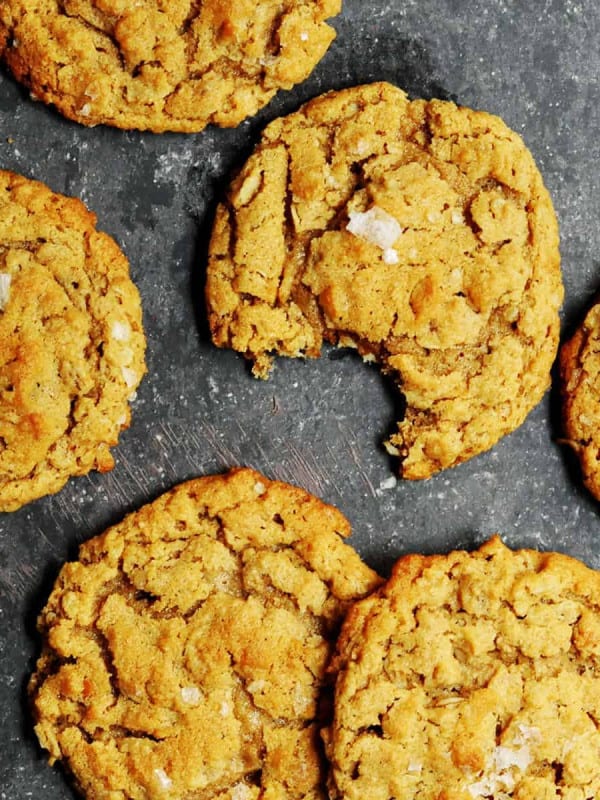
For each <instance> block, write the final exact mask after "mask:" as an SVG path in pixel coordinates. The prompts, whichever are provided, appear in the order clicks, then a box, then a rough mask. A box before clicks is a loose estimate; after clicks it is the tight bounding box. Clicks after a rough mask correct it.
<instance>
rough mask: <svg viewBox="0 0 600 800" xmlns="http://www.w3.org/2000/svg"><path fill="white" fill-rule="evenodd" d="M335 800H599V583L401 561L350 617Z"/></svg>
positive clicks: (523, 561)
mask: <svg viewBox="0 0 600 800" xmlns="http://www.w3.org/2000/svg"><path fill="white" fill-rule="evenodd" d="M334 663H335V667H336V669H339V673H338V677H337V683H336V689H335V708H334V722H333V725H332V726H331V728H330V729H329V731H328V734H327V750H328V755H329V757H330V760H331V766H332V769H331V784H330V793H331V797H332V800H339V799H340V798H344V800H364V798H366V797H368V798H370V799H371V800H388V799H389V798H396V800H413V798H414V800H416V799H417V798H418V800H477V799H478V798H481V799H482V800H483V798H487V800H489V799H490V798H493V800H508V798H513V799H514V800H541V799H542V798H544V799H545V800H546V799H547V800H550V798H552V800H558V798H564V799H565V800H567V798H568V800H592V798H598V797H600V731H599V726H598V720H599V719H600V573H598V572H595V571H593V570H591V569H589V568H588V567H586V566H585V565H584V564H582V563H581V562H579V561H576V560H575V559H573V558H569V557H567V556H564V555H560V554H556V553H538V552H535V551H531V550H519V551H514V552H513V551H511V550H509V549H508V548H506V547H505V546H504V545H503V544H502V543H501V542H500V540H499V539H498V538H497V537H495V538H494V539H492V540H491V541H490V542H488V543H487V544H485V545H484V546H483V547H482V548H481V549H480V550H478V551H476V552H473V553H465V552H454V553H450V554H449V555H447V556H429V557H422V556H408V557H405V558H402V559H401V560H400V561H399V562H398V564H397V565H396V567H395V568H394V571H393V574H392V577H391V578H390V580H389V581H388V582H387V583H386V584H385V585H384V586H383V587H382V588H381V589H380V590H379V591H378V592H377V593H375V594H374V595H373V596H371V597H370V598H367V599H366V600H364V601H362V602H360V603H358V604H357V605H356V606H355V607H354V608H353V609H352V610H351V611H350V613H349V614H348V617H347V619H346V622H345V624H344V627H343V629H342V634H341V636H340V640H339V652H338V655H337V658H336V660H335V662H334Z"/></svg>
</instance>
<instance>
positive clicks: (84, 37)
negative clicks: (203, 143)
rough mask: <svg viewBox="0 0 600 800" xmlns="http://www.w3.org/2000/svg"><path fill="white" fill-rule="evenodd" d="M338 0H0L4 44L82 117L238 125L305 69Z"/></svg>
mask: <svg viewBox="0 0 600 800" xmlns="http://www.w3.org/2000/svg"><path fill="white" fill-rule="evenodd" d="M340 9H341V0H286V1H285V2H279V0H261V1H260V2H250V0H235V2H226V1H225V0H169V2H164V0H137V2H135V3H131V2H125V1H124V0H3V2H2V4H0V55H1V57H2V58H3V59H4V61H5V62H6V63H7V65H8V66H9V67H10V69H11V70H12V71H13V73H14V75H15V76H16V78H17V79H18V80H20V81H21V82H22V83H24V84H25V85H26V86H28V87H29V88H30V90H31V91H32V93H33V94H34V96H35V97H37V98H38V99H40V100H43V101H45V102H47V103H53V104H54V105H55V106H56V107H57V108H58V109H59V111H61V112H62V113H63V114H64V115H65V116H67V117H68V118H70V119H73V120H75V121H77V122H80V123H83V124H84V125H97V124H100V123H102V124H106V125H113V126H116V127H119V128H126V129H129V128H138V129H142V130H146V129H147V130H152V131H156V132H160V131H167V130H169V131H180V132H194V131H200V130H202V129H203V128H205V127H206V126H207V125H208V124H210V123H213V124H216V125H221V126H225V127H231V126H235V125H237V124H238V123H240V122H241V121H242V120H243V119H245V118H246V117H248V116H250V115H252V114H255V113H256V112H257V111H258V110H259V109H260V108H262V107H263V106H264V105H266V104H267V103H268V102H269V100H271V99H272V97H273V96H274V95H275V93H276V91H277V90H278V89H290V88H291V87H292V86H293V85H294V84H296V83H299V82H301V81H303V80H304V79H305V78H307V77H308V75H309V74H310V72H311V71H312V69H313V68H314V67H315V65H316V64H317V63H318V61H319V60H320V59H321V58H322V57H323V55H324V54H325V52H326V50H327V48H328V47H329V45H330V43H331V41H332V40H333V38H334V36H335V31H334V30H333V28H332V27H331V26H330V25H328V24H326V20H327V19H328V18H329V17H331V16H333V15H335V14H337V13H338V12H339V11H340Z"/></svg>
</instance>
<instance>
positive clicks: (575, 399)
mask: <svg viewBox="0 0 600 800" xmlns="http://www.w3.org/2000/svg"><path fill="white" fill-rule="evenodd" d="M560 379H561V396H562V418H563V432H564V441H565V442H566V444H568V445H569V446H570V447H571V448H572V449H573V450H574V452H575V453H576V455H577V457H578V459H579V464H580V466H581V472H582V476H583V481H584V483H585V485H586V487H587V488H588V489H589V491H590V492H591V493H592V494H593V495H594V497H595V498H596V499H597V500H600V425H599V423H600V304H598V303H596V304H594V305H593V306H592V308H590V310H589V311H588V313H587V314H586V316H585V319H584V320H583V322H582V323H581V325H580V326H579V328H578V329H577V330H576V331H575V333H574V334H573V335H572V336H571V338H570V339H569V340H568V341H567V342H565V343H564V344H563V345H562V347H561V349H560Z"/></svg>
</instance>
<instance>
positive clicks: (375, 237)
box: [346, 206, 402, 252]
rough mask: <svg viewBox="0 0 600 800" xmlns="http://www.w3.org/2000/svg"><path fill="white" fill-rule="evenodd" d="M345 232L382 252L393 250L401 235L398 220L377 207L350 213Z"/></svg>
mask: <svg viewBox="0 0 600 800" xmlns="http://www.w3.org/2000/svg"><path fill="white" fill-rule="evenodd" d="M346 230H348V231H349V233H352V234H354V236H358V237H359V238H360V239H364V240H365V241H367V242H370V243H371V244H374V245H376V246H377V247H380V248H381V249H382V250H383V251H384V252H385V251H387V250H391V249H392V248H393V246H394V244H395V242H396V240H397V239H398V237H399V236H400V234H401V233H402V228H401V227H400V224H399V222H398V220H397V219H396V218H395V217H393V216H392V215H391V214H388V212H387V211H385V210H384V209H383V208H379V206H372V207H371V208H370V209H369V210H368V211H364V212H363V211H351V212H350V214H349V221H348V224H347V226H346Z"/></svg>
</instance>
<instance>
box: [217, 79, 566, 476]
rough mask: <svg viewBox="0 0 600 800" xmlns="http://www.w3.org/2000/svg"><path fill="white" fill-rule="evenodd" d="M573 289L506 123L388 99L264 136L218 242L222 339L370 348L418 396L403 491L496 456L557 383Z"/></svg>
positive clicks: (393, 443) (401, 431) (368, 353)
mask: <svg viewBox="0 0 600 800" xmlns="http://www.w3.org/2000/svg"><path fill="white" fill-rule="evenodd" d="M562 293H563V289H562V281H561V275H560V260H559V250H558V229H557V222H556V218H555V215H554V211H553V208H552V204H551V200H550V197H549V195H548V192H547V191H546V189H545V187H544V185H543V182H542V178H541V176H540V173H539V171H538V169H537V167H536V165H535V163H534V161H533V158H532V156H531V154H530V153H529V151H528V150H527V148H526V147H525V145H524V144H523V142H522V140H521V138H520V137H519V136H518V135H517V134H515V133H514V132H512V131H511V130H509V129H508V128H507V126H506V125H505V124H504V123H503V122H502V121H501V120H500V119H498V118H497V117H494V116H492V115H490V114H486V113H484V112H477V111H472V110H470V109H466V108H459V107H457V106H455V105H454V104H452V103H449V102H444V101H437V100H433V101H429V102H426V101H420V100H415V101H412V102H410V101H409V100H408V98H407V97H406V95H405V94H404V93H403V92H401V91H400V90H398V89H396V88H395V87H393V86H391V85H389V84H383V83H379V84H372V85H367V86H361V87H356V88H353V89H348V90H344V91H341V92H334V93H330V94H327V95H324V96H322V97H320V98H317V99H316V100H314V101H312V102H310V103H308V104H307V105H305V106H304V107H302V108H301V109H300V110H299V111H298V112H296V113H295V114H292V115H290V116H288V117H286V118H281V119H278V120H275V121H274V122H272V123H271V124H270V125H269V126H267V128H266V129H265V131H264V134H263V137H262V139H261V141H260V142H259V144H258V146H257V148H256V150H255V152H254V154H253V155H252V156H251V157H250V159H249V160H248V161H247V163H246V164H245V165H244V167H243V168H242V169H241V171H240V173H239V174H238V175H237V176H236V177H235V178H234V180H233V181H232V184H231V186H230V189H229V191H228V194H227V196H226V197H225V199H224V201H223V202H222V203H221V204H220V206H219V208H218V210H217V214H216V218H215V223H214V228H213V233H212V238H211V245H210V252H209V267H208V278H207V284H206V299H207V306H208V313H209V321H210V326H211V332H212V337H213V341H214V343H215V344H216V345H218V346H219V347H231V348H233V349H235V350H238V351H239V352H241V353H243V354H244V355H245V356H246V357H247V358H248V359H250V360H251V361H253V363H254V373H255V374H256V375H258V376H260V377H266V376H267V375H268V372H269V370H270V368H271V364H272V357H273V355H274V354H279V355H286V356H318V355H319V354H320V351H321V347H322V344H323V342H324V341H327V342H330V343H333V344H336V345H340V346H351V347H356V348H358V350H359V352H360V353H361V354H362V356H363V357H364V358H365V359H370V360H375V361H377V362H378V363H379V364H380V366H381V368H382V370H383V371H384V372H386V373H388V374H390V375H391V376H392V377H393V378H394V380H395V383H396V384H397V386H398V388H399V390H400V391H401V393H402V394H403V395H404V398H405V401H406V406H407V408H406V413H405V417H404V419H403V420H402V421H401V422H399V424H398V431H397V433H395V434H394V435H392V436H391V437H390V440H389V442H388V443H387V446H388V449H389V450H390V452H391V453H392V454H395V455H399V456H400V459H401V470H402V474H403V476H404V477H406V478H425V477H428V476H429V475H431V474H432V473H434V472H436V471H438V470H440V469H443V468H445V467H449V466H453V465H455V464H457V463H460V462H461V461H464V460H465V459H467V458H469V457H471V456H473V455H475V454H477V453H479V452H481V451H483V450H486V449H488V448H489V447H491V446H492V445H493V444H494V443H495V442H496V441H497V440H498V439H499V438H500V437H501V436H502V435H504V434H506V433H508V432H510V431H512V430H513V429H514V428H516V427H517V426H518V425H520V424H521V422H523V420H524V418H525V417H526V415H527V414H528V412H529V411H530V410H531V409H532V408H533V407H534V406H535V405H536V404H537V403H538V402H539V401H540V399H541V397H542V396H543V394H544V392H545V390H546V389H547V387H548V385H549V381H550V367H551V365H552V362H553V360H554V357H555V355H556V349H557V346H558V332H559V316H558V310H559V307H560V304H561V302H562Z"/></svg>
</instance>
